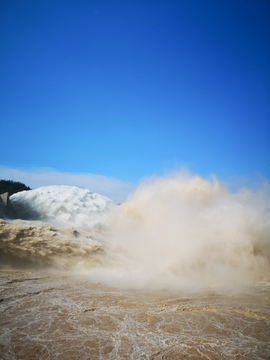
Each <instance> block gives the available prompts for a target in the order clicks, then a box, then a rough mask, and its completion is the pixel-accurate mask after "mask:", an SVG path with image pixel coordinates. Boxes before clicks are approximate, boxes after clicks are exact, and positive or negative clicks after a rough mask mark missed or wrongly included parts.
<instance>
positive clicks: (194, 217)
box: [0, 172, 270, 290]
mask: <svg viewBox="0 0 270 360" xmlns="http://www.w3.org/2000/svg"><path fill="white" fill-rule="evenodd" d="M60 190H61V191H60ZM52 194H53V197H52ZM57 194H58V195H57ZM12 199H13V202H14V204H15V205H17V208H18V209H23V211H24V214H28V220H33V219H31V216H30V215H31V214H34V215H35V219H36V220H39V221H40V220H43V221H48V222H51V223H53V224H55V222H57V223H58V224H59V223H63V224H65V225H64V226H65V227H66V224H67V223H69V224H70V226H73V228H63V229H62V230H61V228H60V229H59V225H57V226H58V228H52V227H51V226H49V225H48V226H47V225H46V226H45V225H42V223H40V222H39V223H35V222H27V221H24V222H20V221H17V222H12V221H11V222H9V223H5V222H2V223H1V229H0V255H1V257H0V258H2V259H7V258H8V257H9V258H10V259H12V263H11V262H10V263H11V266H16V262H17V263H20V266H22V264H29V261H30V262H31V264H36V265H37V266H44V265H45V266H49V267H52V268H58V269H59V268H64V269H68V268H69V269H72V271H75V270H74V269H76V272H78V271H80V273H82V272H83V273H86V274H87V276H90V278H92V279H94V280H97V281H101V282H105V283H107V284H109V285H113V286H119V287H131V288H154V289H164V288H166V289H184V288H188V289H193V288H194V289H196V290H197V289H198V288H201V287H208V286H214V287H217V286H218V287H219V286H223V287H224V286H225V287H230V288H235V289H239V287H240V286H242V285H245V284H246V283H247V282H248V281H249V280H250V279H251V280H258V279H260V280H261V279H263V278H267V277H270V190H269V185H268V184H263V185H262V186H261V188H260V189H258V190H256V191H255V190H251V189H248V188H242V189H240V190H239V191H237V192H231V191H229V190H228V189H227V188H225V187H223V186H221V185H220V183H219V182H218V181H217V180H216V179H215V178H214V177H213V179H212V180H204V179H202V178H200V177H199V176H191V175H189V174H187V173H183V172H182V173H175V174H173V175H171V176H167V177H159V178H151V179H149V180H147V181H144V182H142V183H141V184H140V185H139V186H138V188H137V189H136V191H135V192H133V193H132V194H131V195H130V196H129V198H128V200H127V201H126V202H125V203H123V204H122V205H121V206H112V205H111V204H110V200H109V199H107V198H106V199H105V200H104V199H103V198H102V197H101V196H100V195H98V194H97V195H95V197H93V196H92V194H91V192H89V194H88V192H87V191H84V190H83V193H82V190H81V189H77V188H73V187H72V188H70V187H61V189H60V188H57V189H56V188H55V187H53V188H52V187H48V188H41V189H37V190H32V193H31V192H30V191H29V192H28V193H27V194H24V193H21V194H20V193H18V194H16V196H15V195H13V197H12ZM12 199H11V200H12ZM108 204H109V205H110V206H109V205H108ZM29 209H30V210H31V211H30V210H29ZM29 214H30V215H29ZM88 218H89V219H88ZM44 219H45V220H44ZM46 219H47V220H46ZM60 220H61V221H60ZM64 220H65V221H64ZM97 220H98V223H97ZM43 224H44V223H43ZM95 224H98V228H95V226H97V225H95ZM102 224H103V225H102ZM87 225H88V229H87ZM81 226H83V227H84V228H81ZM93 226H94V227H93Z"/></svg>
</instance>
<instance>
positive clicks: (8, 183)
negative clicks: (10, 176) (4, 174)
mask: <svg viewBox="0 0 270 360" xmlns="http://www.w3.org/2000/svg"><path fill="white" fill-rule="evenodd" d="M23 190H31V188H30V187H29V186H26V185H24V184H23V183H21V182H19V181H12V180H0V194H3V193H5V192H8V194H9V196H11V195H13V194H15V193H17V192H19V191H23Z"/></svg>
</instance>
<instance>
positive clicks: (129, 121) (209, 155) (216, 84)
mask: <svg viewBox="0 0 270 360" xmlns="http://www.w3.org/2000/svg"><path fill="white" fill-rule="evenodd" d="M269 19H270V2H269V1H268V0H265V1H262V0H253V1H249V0H224V1H223V0H219V1H217V0H203V1H202V0H198V1H196V0H177V1H170V0H166V1H165V0H164V1H148V0H142V1H128V0H125V1H118V0H114V1H103V0H97V1H91V0H85V1H84V0H76V1H75V0H74V1H69V0H65V1H61V0H53V1H51V0H39V1H37V0H3V1H1V3H0V27H1V60H0V76H1V99H0V106H1V109H0V110H1V113H0V125H1V130H0V131H1V151H0V165H1V166H5V167H10V168H27V169H31V168H36V167H39V168H42V167H48V168H53V169H55V170H57V171H59V172H69V173H93V174H101V175H105V176H112V177H116V178H118V179H121V180H123V181H129V182H136V181H137V180H138V179H139V178H140V177H142V176H146V175H151V174H162V173H164V171H165V172H167V171H169V170H171V169H175V168H177V167H179V166H181V165H187V166H188V167H189V168H190V169H191V170H192V171H194V172H196V173H199V174H200V175H202V176H207V175H208V174H210V173H214V174H216V175H217V176H218V177H219V178H221V179H226V178H228V177H230V176H247V177H249V176H252V175H253V174H254V173H260V174H262V175H263V176H265V177H268V178H269V177H270V129H269V128H270V70H269V66H270V20H269ZM13 180H16V179H13Z"/></svg>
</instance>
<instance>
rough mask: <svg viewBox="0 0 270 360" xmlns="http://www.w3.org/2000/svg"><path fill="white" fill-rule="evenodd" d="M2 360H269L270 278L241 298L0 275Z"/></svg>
mask: <svg viewBox="0 0 270 360" xmlns="http://www.w3.org/2000/svg"><path fill="white" fill-rule="evenodd" d="M0 277H1V295H0V296H1V298H0V300H1V301H0V311H1V314H0V319H1V320H0V324H1V336H0V352H1V359H5V360H7V359H27V360H31V359H39V360H41V359H61V360H62V359H67V360H68V359H105V360H107V359H155V360H158V359H159V360H161V359H217V360H219V359H269V358H270V279H268V281H264V282H260V283H257V284H254V285H253V286H251V287H250V288H249V290H248V291H247V290H246V291H245V292H241V293H228V291H226V294H225V293H222V291H221V290H222V289H219V290H218V291H217V290H215V289H205V290H203V291H202V290H201V291H200V292H197V293H196V292H195V293H194V292H193V293H184V292H180V291H178V292H170V291H167V290H164V291H147V290H144V291H139V290H119V289H116V288H110V287H106V286H104V285H102V284H100V283H95V282H92V281H90V280H89V279H87V277H83V276H81V275H80V276H72V275H71V274H70V273H68V272H66V273H63V272H62V273H58V274H56V273H53V272H51V271H36V270H35V271H34V270H31V271H10V270H2V271H1V272H0Z"/></svg>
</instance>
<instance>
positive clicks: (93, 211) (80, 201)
mask: <svg viewBox="0 0 270 360" xmlns="http://www.w3.org/2000/svg"><path fill="white" fill-rule="evenodd" d="M10 201H11V202H12V205H13V206H14V208H15V210H16V212H17V213H18V215H19V217H20V218H21V219H25V220H41V221H44V222H49V223H51V224H53V225H57V226H67V225H68V226H70V225H72V226H86V227H88V228H89V227H92V226H94V225H96V224H98V223H102V222H104V220H105V219H106V217H107V214H108V212H109V211H110V209H112V208H113V207H114V206H115V204H114V203H113V201H112V200H110V199H108V198H107V197H106V196H102V195H99V194H95V193H92V192H91V191H90V190H88V189H79V188H77V187H75V186H46V187H41V188H38V189H35V190H30V191H22V192H19V193H16V194H14V195H12V196H11V197H10Z"/></svg>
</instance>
